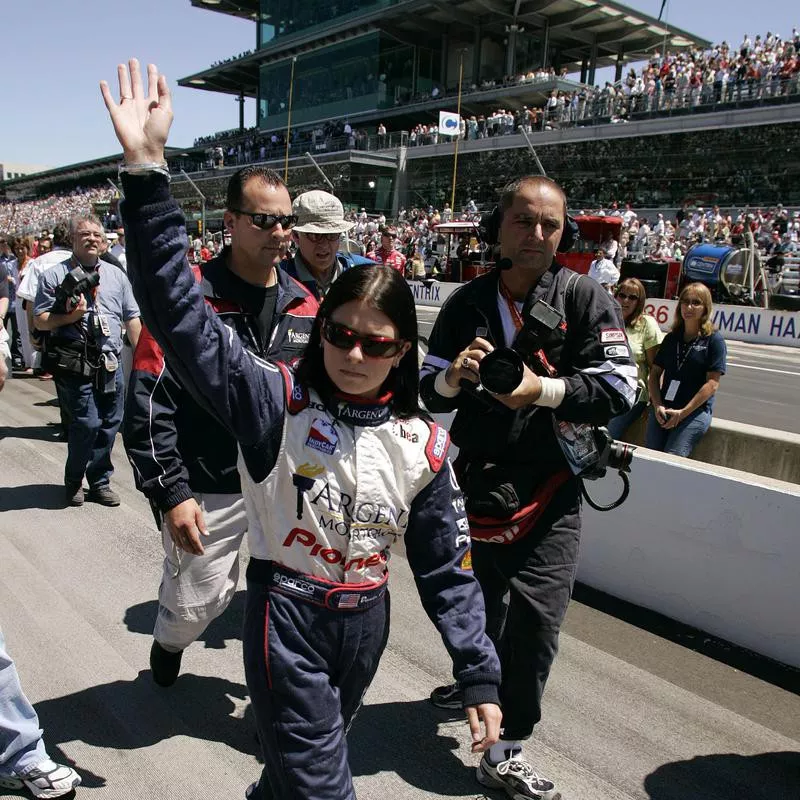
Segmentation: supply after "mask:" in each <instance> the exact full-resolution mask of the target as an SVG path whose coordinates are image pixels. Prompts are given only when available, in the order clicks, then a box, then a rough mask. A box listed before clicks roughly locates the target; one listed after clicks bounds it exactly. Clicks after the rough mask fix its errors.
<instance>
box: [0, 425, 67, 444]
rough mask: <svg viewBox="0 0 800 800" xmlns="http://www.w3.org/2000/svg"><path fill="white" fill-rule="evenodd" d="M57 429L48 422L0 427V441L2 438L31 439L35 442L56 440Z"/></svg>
mask: <svg viewBox="0 0 800 800" xmlns="http://www.w3.org/2000/svg"><path fill="white" fill-rule="evenodd" d="M58 433H59V429H58V428H56V427H55V426H54V425H51V424H50V423H49V422H48V423H46V424H45V425H28V426H26V425H21V426H19V427H16V428H15V427H12V426H10V425H4V426H2V427H0V441H2V440H3V439H33V440H35V441H37V442H57V441H58Z"/></svg>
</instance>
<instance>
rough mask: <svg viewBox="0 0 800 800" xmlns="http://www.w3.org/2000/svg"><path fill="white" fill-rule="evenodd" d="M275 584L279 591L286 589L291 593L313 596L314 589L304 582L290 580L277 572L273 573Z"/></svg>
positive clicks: (295, 579)
mask: <svg viewBox="0 0 800 800" xmlns="http://www.w3.org/2000/svg"><path fill="white" fill-rule="evenodd" d="M275 583H277V584H278V586H280V588H281V589H287V590H288V591H292V592H300V593H301V594H309V595H311V594H314V587H313V586H312V584H310V583H307V582H306V581H301V580H300V579H299V578H292V577H290V576H289V575H282V574H281V573H279V572H276V573H275Z"/></svg>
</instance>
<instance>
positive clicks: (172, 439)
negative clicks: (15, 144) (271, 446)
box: [123, 166, 317, 687]
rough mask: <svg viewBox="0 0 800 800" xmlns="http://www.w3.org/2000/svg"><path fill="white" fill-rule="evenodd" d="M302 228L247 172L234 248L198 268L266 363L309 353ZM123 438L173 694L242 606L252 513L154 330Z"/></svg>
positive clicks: (154, 651)
mask: <svg viewBox="0 0 800 800" xmlns="http://www.w3.org/2000/svg"><path fill="white" fill-rule="evenodd" d="M164 169H166V168H164ZM129 171H132V172H135V170H129ZM295 221H296V219H295V217H294V215H293V214H292V206H291V199H290V198H289V192H288V190H287V189H286V186H285V184H284V183H283V181H282V180H281V178H280V177H279V176H278V175H277V173H275V172H274V171H273V170H271V169H267V168H265V167H257V166H254V167H245V168H243V169H240V170H239V171H238V172H236V173H234V174H233V175H232V176H231V179H230V182H229V183H228V190H227V198H226V210H225V215H224V225H225V231H226V234H228V235H229V236H230V239H231V244H230V246H227V247H225V248H224V249H223V250H222V251H221V252H220V253H219V255H217V256H216V257H215V258H212V259H211V260H210V261H207V262H204V263H202V264H200V265H199V266H197V267H196V268H195V270H196V275H197V279H198V280H199V281H200V283H201V286H202V288H203V293H204V294H205V298H206V302H207V303H208V304H209V305H210V306H211V307H212V308H213V309H214V310H215V311H216V312H217V314H218V315H219V316H220V317H221V318H222V319H223V321H224V322H225V323H226V324H227V325H229V326H230V328H231V330H232V331H233V332H234V334H235V335H236V336H238V337H239V340H240V341H241V342H242V344H243V346H244V347H246V348H247V349H248V350H250V351H251V352H252V353H254V354H256V355H258V356H260V357H261V358H269V359H273V360H278V361H291V360H292V359H293V358H296V357H297V356H299V354H300V353H301V352H302V349H303V348H304V347H305V345H306V343H307V341H308V336H309V333H310V330H311V326H312V324H313V322H314V317H315V316H316V312H317V301H316V300H315V299H314V297H313V296H311V294H310V293H309V292H308V291H307V290H306V289H305V288H304V287H303V286H302V285H300V284H299V283H298V282H297V281H295V280H293V279H292V278H291V277H290V276H289V275H287V274H286V273H285V272H284V271H283V270H281V269H279V268H278V265H279V263H280V261H281V259H282V258H283V256H284V255H285V253H286V246H287V244H288V239H289V235H290V230H291V229H292V227H293V225H294V223H295ZM123 437H124V441H125V448H126V450H127V453H128V458H129V459H130V462H131V464H132V465H133V468H134V477H135V480H136V485H137V487H138V488H139V489H140V490H141V491H142V492H143V493H144V494H145V496H146V497H147V498H148V499H149V501H150V503H151V506H152V507H153V511H154V514H155V516H156V519H157V520H159V523H160V525H161V530H162V539H163V546H164V566H163V574H162V578H161V586H160V589H159V599H158V616H157V618H156V624H155V629H154V631H153V644H152V646H151V650H150V667H151V670H152V675H153V680H154V681H155V682H156V683H157V684H158V685H159V686H164V687H167V686H171V685H172V684H173V683H174V682H175V681H176V680H177V678H178V674H179V672H180V667H181V658H182V655H183V651H184V650H185V649H186V648H187V647H188V646H189V645H190V644H191V643H192V642H194V641H195V640H197V639H198V638H199V637H200V636H201V635H202V633H203V631H204V630H205V629H206V628H207V627H208V625H209V624H210V623H211V622H212V621H213V620H214V619H216V618H217V617H218V616H220V615H221V614H222V613H223V612H224V611H225V609H226V608H227V607H228V605H229V604H230V602H231V600H232V599H233V595H234V593H235V592H236V586H237V584H238V581H239V548H240V546H241V544H242V540H243V538H244V535H245V533H246V531H247V515H246V513H245V507H244V499H243V498H242V493H241V492H242V490H241V482H240V479H239V473H238V471H237V468H236V461H237V455H238V452H237V446H236V442H235V440H234V438H233V437H232V436H231V435H230V434H229V433H228V432H227V431H226V430H225V429H224V428H223V427H222V426H221V425H220V424H219V423H218V422H217V421H216V420H215V418H214V417H213V416H211V415H210V414H209V413H207V412H206V411H205V410H204V409H203V408H202V407H201V406H200V405H198V404H197V402H196V401H195V400H194V399H193V398H192V397H191V395H190V394H189V392H187V391H185V389H184V388H183V387H182V386H181V384H180V383H179V382H178V381H177V379H176V378H175V377H174V375H173V373H172V372H171V371H170V368H169V364H168V363H165V360H164V354H163V352H162V350H161V348H160V347H159V346H158V344H157V343H156V342H155V340H154V339H153V337H152V336H151V335H150V333H149V331H148V330H147V329H146V328H145V329H144V331H143V333H142V337H141V340H140V342H139V346H138V347H137V348H136V352H135V353H134V361H133V371H132V374H131V378H130V382H129V386H128V393H127V403H126V408H125V423H124V426H123Z"/></svg>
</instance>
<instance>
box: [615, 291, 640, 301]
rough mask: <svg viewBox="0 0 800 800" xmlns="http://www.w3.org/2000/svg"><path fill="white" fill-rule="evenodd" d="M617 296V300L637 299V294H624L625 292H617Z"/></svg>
mask: <svg viewBox="0 0 800 800" xmlns="http://www.w3.org/2000/svg"><path fill="white" fill-rule="evenodd" d="M617 298H618V299H619V300H638V299H639V295H638V294H626V293H625V292H617Z"/></svg>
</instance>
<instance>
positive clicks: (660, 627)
mask: <svg viewBox="0 0 800 800" xmlns="http://www.w3.org/2000/svg"><path fill="white" fill-rule="evenodd" d="M572 599H573V600H577V601H578V602H579V603H583V604H584V605H587V606H590V607H591V608H595V609H597V610H598V611H602V612H603V613H604V614H609V615H611V616H614V617H616V618H617V619H621V620H623V621H624V622H628V623H630V624H631V625H635V626H636V627H637V628H641V629H642V630H646V631H649V632H650V633H653V634H655V635H656V636H660V637H661V638H663V639H666V640H667V641H670V642H675V643H676V644H679V645H680V646H681V647H686V648H687V649H689V650H693V651H694V652H696V653H700V654H701V655H704V656H706V657H707V658H713V659H714V660H715V661H719V662H720V663H722V664H727V665H728V666H729V667H733V668H734V669H738V670H741V671H742V672H746V673H747V674H748V675H753V676H754V677H756V678H758V679H759V680H762V681H766V682H767V683H771V684H772V685H773V686H779V687H780V688H781V689H786V691H788V692H796V691H797V685H798V680H800V669H797V667H790V666H788V665H787V664H781V663H779V662H777V661H773V660H772V659H770V658H767V657H766V656H762V655H759V654H758V653H754V652H753V651H752V650H747V649H745V648H744V647H739V646H738V645H735V644H733V643H731V642H727V641H725V640H724V639H718V638H716V637H715V636H712V635H711V634H710V633H705V632H704V631H701V630H700V629H698V628H693V627H692V626H691V625H685V624H684V623H682V622H677V621H676V620H674V619H670V618H669V617H666V616H664V615H663V614H659V613H658V612H657V611H651V610H650V609H648V608H643V607H642V606H637V605H634V604H633V603H629V602H627V601H626V600H620V599H619V598H618V597H613V596H612V595H610V594H606V593H605V592H601V591H600V590H598V589H593V588H592V587H591V586H587V585H586V584H584V583H579V582H578V583H576V584H575V589H574V591H573V593H572ZM797 796H798V797H800V792H798V794H797Z"/></svg>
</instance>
